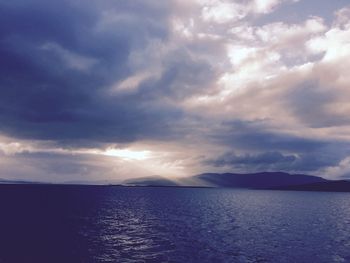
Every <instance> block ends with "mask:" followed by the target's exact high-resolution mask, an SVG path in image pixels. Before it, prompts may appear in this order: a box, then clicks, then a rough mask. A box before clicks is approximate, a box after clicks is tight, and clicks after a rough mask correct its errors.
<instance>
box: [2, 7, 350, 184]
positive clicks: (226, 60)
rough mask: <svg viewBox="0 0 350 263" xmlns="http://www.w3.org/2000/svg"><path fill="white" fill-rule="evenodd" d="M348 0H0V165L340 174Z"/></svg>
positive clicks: (110, 175) (108, 174) (112, 171)
mask: <svg viewBox="0 0 350 263" xmlns="http://www.w3.org/2000/svg"><path fill="white" fill-rule="evenodd" d="M320 2H321V3H320ZM347 2H348V1H345V0H344V1H341V0H338V1H316V0H299V1H298V0H244V1H243V0H241V1H239V0H237V1H228V0H226V1H225V0H192V1H184V0H169V1H149V0H142V1H141V0H140V1H138V0H131V1H130V0H128V1H127V0H125V1H124V0H121V1H112V0H103V1H100V0H99V1H97V0H92V1H89V4H87V3H86V1H80V0H60V1H56V0H52V1H44V0H28V1H19V0H13V1H3V0H0V58H1V59H0V75H1V78H0V177H2V178H10V179H24V180H40V181H50V182H51V181H52V182H58V181H71V180H121V179H124V178H128V177H138V176H145V175H154V174H159V175H164V176H169V177H173V176H185V175H192V174H195V173H200V172H209V171H210V172H255V171H286V172H291V173H308V174H315V175H320V176H324V177H327V178H331V179H338V178H350V148H349V146H350V115H349V112H350V102H349V101H350V87H349V83H350V74H349V68H350V6H347V5H346V4H347Z"/></svg>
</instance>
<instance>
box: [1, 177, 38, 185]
mask: <svg viewBox="0 0 350 263" xmlns="http://www.w3.org/2000/svg"><path fill="white" fill-rule="evenodd" d="M0 184H41V182H34V181H24V180H9V179H3V178H0Z"/></svg>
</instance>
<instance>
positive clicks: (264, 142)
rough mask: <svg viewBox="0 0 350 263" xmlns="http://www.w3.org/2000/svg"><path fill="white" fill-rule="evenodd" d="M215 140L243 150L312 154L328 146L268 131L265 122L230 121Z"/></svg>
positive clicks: (321, 141) (223, 125)
mask: <svg viewBox="0 0 350 263" xmlns="http://www.w3.org/2000/svg"><path fill="white" fill-rule="evenodd" d="M214 138H215V140H217V141H219V142H221V143H224V144H225V145H231V146H232V147H237V148H240V149H244V150H258V151H264V150H265V149H269V150H270V151H289V152H300V151H302V152H311V151H312V152H314V151H317V150H321V149H322V148H325V147H327V146H328V145H329V142H327V141H323V140H317V139H309V138H303V137H297V136H294V135H289V134H285V133H279V132H277V131H269V126H268V122H265V121H259V120H258V121H249V122H246V121H239V120H236V121H232V122H225V123H223V124H222V128H221V131H219V132H218V134H215V135H214Z"/></svg>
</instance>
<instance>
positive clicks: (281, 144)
mask: <svg viewBox="0 0 350 263" xmlns="http://www.w3.org/2000/svg"><path fill="white" fill-rule="evenodd" d="M268 128H269V126H268V125H266V123H265V121H256V122H244V121H232V122H225V123H223V124H222V127H221V131H217V133H216V134H215V135H214V140H215V141H216V142H218V143H220V144H223V145H226V146H227V147H230V148H231V149H233V152H232V151H229V152H226V153H224V154H222V155H220V156H219V157H209V158H207V159H205V160H204V162H203V163H204V164H206V165H213V166H215V167H227V168H231V169H238V170H241V171H262V170H266V171H276V170H283V171H289V172H312V171H317V170H320V169H322V168H326V167H330V166H336V165H337V164H338V163H339V162H340V161H341V160H342V159H343V158H344V156H347V155H349V154H350V153H349V151H348V150H346V147H345V145H346V144H345V143H344V142H338V141H332V140H318V139H310V138H303V137H297V136H294V135H288V134H284V133H279V132H277V131H274V132H272V131H268ZM241 152H243V153H241ZM246 152H248V153H246Z"/></svg>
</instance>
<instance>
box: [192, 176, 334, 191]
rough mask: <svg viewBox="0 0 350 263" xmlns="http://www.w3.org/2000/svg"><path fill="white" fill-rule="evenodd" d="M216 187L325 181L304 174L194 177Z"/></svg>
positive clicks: (280, 185) (271, 186)
mask: <svg viewBox="0 0 350 263" xmlns="http://www.w3.org/2000/svg"><path fill="white" fill-rule="evenodd" d="M194 177H195V178H198V179H200V180H203V181H206V182H207V183H209V184H211V185H213V186H216V187H236V188H254V189H264V188H276V187H283V186H291V185H303V184H311V183H320V182H327V180H326V179H323V178H321V177H317V176H311V175H304V174H288V173H283V172H262V173H252V174H236V173H223V174H217V173H204V174H199V175H196V176H194Z"/></svg>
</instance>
